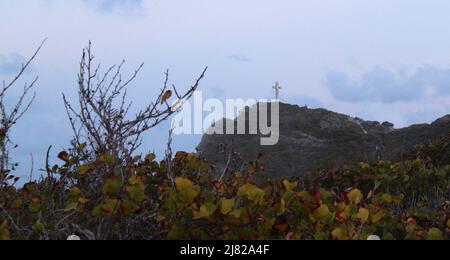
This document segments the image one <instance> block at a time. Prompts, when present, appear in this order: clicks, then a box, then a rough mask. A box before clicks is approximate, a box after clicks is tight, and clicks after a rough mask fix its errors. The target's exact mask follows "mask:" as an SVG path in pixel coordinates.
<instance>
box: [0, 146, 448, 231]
mask: <svg viewBox="0 0 450 260" xmlns="http://www.w3.org/2000/svg"><path fill="white" fill-rule="evenodd" d="M436 146H443V147H445V150H441V152H448V138H447V139H441V140H440V141H438V142H433V147H436ZM417 148H418V150H417V151H415V153H412V154H414V155H415V156H413V157H411V158H409V159H407V160H405V161H402V162H386V161H378V162H374V163H359V164H357V165H354V166H345V167H342V168H341V169H338V170H336V171H330V172H326V173H325V174H323V175H322V176H319V177H310V178H303V179H290V180H287V179H286V180H283V181H270V180H269V179H268V180H266V181H258V182H256V181H255V179H257V178H255V176H259V178H258V179H260V178H261V176H264V167H256V166H257V164H256V163H253V164H250V166H249V167H248V168H247V169H245V171H234V172H233V174H232V175H231V176H229V177H226V178H223V176H219V175H218V174H217V172H218V169H216V168H215V167H213V166H212V165H209V164H208V163H207V162H205V161H203V160H201V159H199V158H198V157H197V156H195V155H194V154H189V153H184V152H178V153H177V154H176V155H175V156H174V158H171V159H170V160H164V161H161V162H157V161H155V155H153V154H149V155H147V156H146V157H140V156H137V157H134V158H131V157H130V158H129V160H128V161H129V162H128V164H127V165H122V166H117V165H115V164H114V161H115V158H114V157H113V156H110V155H100V156H99V157H98V159H96V160H95V161H92V162H84V161H83V158H78V157H77V156H76V154H77V153H74V152H73V151H69V152H61V153H60V154H59V158H60V159H61V160H62V162H63V163H62V164H61V165H55V166H53V167H52V169H50V174H49V175H48V176H47V177H45V178H43V179H41V180H40V181H36V182H30V183H27V184H25V185H24V186H23V187H22V188H15V187H13V186H10V185H5V184H4V185H3V187H2V189H1V190H0V207H1V212H0V239H65V238H67V237H68V236H69V235H71V234H77V235H79V236H81V237H82V238H83V239H363V240H365V239H367V237H368V236H369V235H372V234H375V235H378V236H380V237H381V238H382V239H401V240H403V239H432V240H434V239H448V238H449V234H450V203H449V195H450V194H449V185H450V183H449V179H450V178H449V177H450V165H449V164H448V162H445V163H444V162H443V161H442V160H441V159H439V161H434V157H430V156H429V154H430V153H429V148H430V146H429V145H425V146H418V147H417ZM79 149H84V148H83V147H79ZM432 154H433V153H432ZM439 154H441V153H439ZM447 160H448V158H447ZM434 163H436V164H438V165H439V166H435V165H434ZM112 166H114V167H112ZM168 173H170V174H168ZM100 176H102V177H100ZM171 176H174V177H171ZM219 177H220V178H219ZM221 178H222V179H221ZM219 179H221V181H219Z"/></svg>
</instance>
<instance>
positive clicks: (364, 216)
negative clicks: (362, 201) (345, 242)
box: [356, 208, 369, 223]
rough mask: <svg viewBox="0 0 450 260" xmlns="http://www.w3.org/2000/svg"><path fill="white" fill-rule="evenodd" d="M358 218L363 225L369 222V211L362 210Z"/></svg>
mask: <svg viewBox="0 0 450 260" xmlns="http://www.w3.org/2000/svg"><path fill="white" fill-rule="evenodd" d="M356 217H357V218H358V219H359V221H361V223H365V222H367V220H368V219H369V210H367V209H366V208H360V209H359V211H358V215H356Z"/></svg>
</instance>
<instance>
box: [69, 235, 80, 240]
mask: <svg viewBox="0 0 450 260" xmlns="http://www.w3.org/2000/svg"><path fill="white" fill-rule="evenodd" d="M67 240H81V238H80V237H79V236H76V235H70V236H69V237H68V238H67Z"/></svg>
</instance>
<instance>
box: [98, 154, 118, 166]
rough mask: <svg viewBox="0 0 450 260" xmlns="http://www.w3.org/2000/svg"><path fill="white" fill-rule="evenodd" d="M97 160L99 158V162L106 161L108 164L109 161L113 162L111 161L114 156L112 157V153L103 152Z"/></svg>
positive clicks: (113, 159)
mask: <svg viewBox="0 0 450 260" xmlns="http://www.w3.org/2000/svg"><path fill="white" fill-rule="evenodd" d="M99 160H100V162H102V163H108V164H110V163H113V162H114V161H115V158H114V156H113V155H110V154H104V155H102V156H100V158H99Z"/></svg>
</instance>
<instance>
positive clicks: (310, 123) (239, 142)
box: [197, 104, 450, 176]
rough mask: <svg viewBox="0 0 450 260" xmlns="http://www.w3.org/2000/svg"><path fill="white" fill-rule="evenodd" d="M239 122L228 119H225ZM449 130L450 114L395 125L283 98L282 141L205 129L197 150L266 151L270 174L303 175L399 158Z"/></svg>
mask: <svg viewBox="0 0 450 260" xmlns="http://www.w3.org/2000/svg"><path fill="white" fill-rule="evenodd" d="M243 115H244V114H243ZM243 115H241V116H243ZM247 121H248V117H247ZM236 122H237V120H235V121H234V122H233V121H231V120H224V124H227V123H228V124H229V123H234V124H236ZM448 133H450V115H447V116H445V117H443V118H441V119H438V120H436V121H435V122H434V123H432V124H422V125H413V126H410V127H407V128H402V129H395V128H394V125H393V124H391V123H389V122H384V123H380V122H371V121H364V120H362V119H360V118H353V117H349V116H346V115H342V114H338V113H335V112H331V111H328V110H325V109H308V108H306V107H299V106H296V105H288V104H280V140H279V142H278V144H277V145H274V146H261V145H260V136H259V135H204V136H203V138H202V141H201V143H200V145H199V146H198V147H197V150H198V152H199V155H200V156H202V157H204V158H205V159H207V160H208V161H210V162H215V163H217V164H218V165H221V164H223V163H224V161H225V160H224V154H221V153H219V152H218V147H219V146H220V147H223V146H224V145H225V146H227V147H229V148H230V149H232V150H233V151H234V152H237V153H238V154H240V155H241V157H242V158H243V160H244V161H253V160H255V159H256V158H257V157H258V155H259V154H262V155H263V157H262V159H261V160H260V161H261V162H262V163H264V164H265V165H266V173H267V174H271V175H275V176H290V175H294V176H301V175H302V174H304V173H306V172H310V171H314V170H317V169H323V168H329V167H338V166H341V165H343V164H348V163H353V162H357V161H371V160H378V159H383V160H399V159H401V157H402V155H403V153H404V152H406V151H408V150H410V149H411V148H413V147H414V145H416V144H420V143H424V142H427V141H429V140H432V139H436V138H438V137H440V136H442V135H445V134H448Z"/></svg>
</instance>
